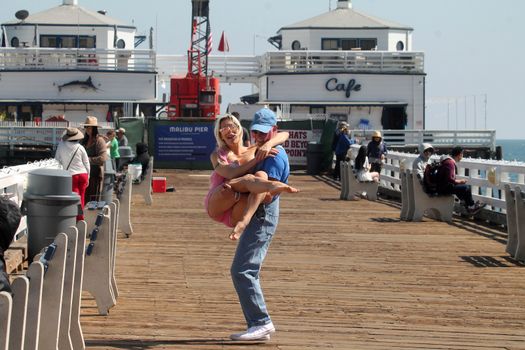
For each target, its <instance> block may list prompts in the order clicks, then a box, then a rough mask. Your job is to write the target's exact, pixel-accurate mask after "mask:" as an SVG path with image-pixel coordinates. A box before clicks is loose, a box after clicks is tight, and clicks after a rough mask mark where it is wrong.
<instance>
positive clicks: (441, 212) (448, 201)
mask: <svg viewBox="0 0 525 350" xmlns="http://www.w3.org/2000/svg"><path fill="white" fill-rule="evenodd" d="M405 172H406V182H407V188H408V191H407V192H408V193H407V194H408V200H409V203H408V206H407V214H406V220H409V221H421V220H422V219H423V215H425V214H426V215H427V216H428V217H430V218H432V219H436V220H441V221H446V222H452V214H453V211H454V196H453V195H445V196H430V195H428V194H427V193H426V192H425V191H424V190H423V186H422V185H421V183H420V182H419V178H418V177H417V172H414V171H412V170H409V169H407V170H405Z"/></svg>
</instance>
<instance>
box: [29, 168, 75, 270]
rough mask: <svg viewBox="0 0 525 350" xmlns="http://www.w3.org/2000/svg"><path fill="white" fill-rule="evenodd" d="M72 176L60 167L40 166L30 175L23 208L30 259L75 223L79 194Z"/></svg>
mask: <svg viewBox="0 0 525 350" xmlns="http://www.w3.org/2000/svg"><path fill="white" fill-rule="evenodd" d="M72 181H73V180H72V178H71V175H70V174H69V172H68V171H66V170H61V169H37V170H33V171H31V172H29V173H28V175H27V191H26V192H25V193H24V207H25V211H26V219H27V246H28V255H29V261H32V260H33V258H34V256H35V255H37V254H38V253H40V251H41V250H42V248H44V247H46V246H48V245H49V244H51V243H52V242H53V240H54V239H55V237H56V235H57V234H59V233H60V232H65V231H66V229H67V228H68V227H70V226H75V225H76V217H77V215H78V212H79V209H80V196H79V195H78V194H76V193H74V192H72V190H71V188H72Z"/></svg>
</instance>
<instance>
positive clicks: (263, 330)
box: [230, 322, 275, 340]
mask: <svg viewBox="0 0 525 350" xmlns="http://www.w3.org/2000/svg"><path fill="white" fill-rule="evenodd" d="M274 332H275V327H274V326H273V323H272V322H270V323H267V324H265V325H262V326H253V327H250V328H248V330H247V331H246V332H242V333H235V334H232V335H230V339H231V340H269V339H270V334H271V333H274Z"/></svg>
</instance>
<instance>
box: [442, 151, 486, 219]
mask: <svg viewBox="0 0 525 350" xmlns="http://www.w3.org/2000/svg"><path fill="white" fill-rule="evenodd" d="M461 159H463V148H462V147H460V146H456V147H454V148H453V149H452V152H451V153H450V156H444V157H442V158H441V167H440V169H439V171H438V179H439V181H438V186H437V187H438V188H437V189H438V193H439V194H454V195H456V197H458V198H459V199H460V200H461V201H463V202H464V203H465V208H466V209H467V212H468V213H469V214H472V215H474V214H476V213H478V212H479V211H480V210H481V209H482V208H483V207H485V205H486V204H485V203H480V202H479V201H478V202H474V199H473V198H472V190H471V188H470V185H467V180H465V179H457V178H456V174H457V171H458V170H457V166H456V163H457V162H459V161H461Z"/></svg>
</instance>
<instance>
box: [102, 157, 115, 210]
mask: <svg viewBox="0 0 525 350" xmlns="http://www.w3.org/2000/svg"><path fill="white" fill-rule="evenodd" d="M113 164H115V163H113V161H112V160H111V159H108V160H106V164H105V165H104V182H103V184H102V186H103V187H102V196H101V200H102V201H104V202H106V203H111V202H112V201H113V190H114V188H115V177H116V174H117V171H116V169H115V168H114V166H113Z"/></svg>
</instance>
